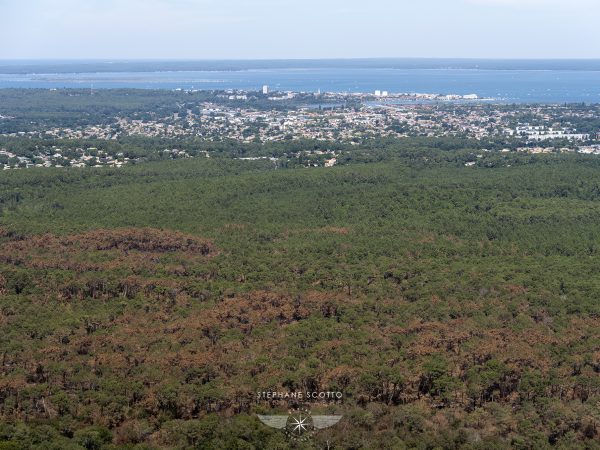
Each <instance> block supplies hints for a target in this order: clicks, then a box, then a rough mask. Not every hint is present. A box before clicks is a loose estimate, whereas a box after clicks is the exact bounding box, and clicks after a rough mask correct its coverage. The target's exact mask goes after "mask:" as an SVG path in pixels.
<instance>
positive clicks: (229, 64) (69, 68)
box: [0, 58, 600, 75]
mask: <svg viewBox="0 0 600 450" xmlns="http://www.w3.org/2000/svg"><path fill="white" fill-rule="evenodd" d="M274 69H294V70H299V69H403V70H410V69H420V70H423V69H438V70H451V69H457V70H469V69H474V70H570V71H593V72H595V71H600V59H467V58H439V59H438V58H373V59H368V58H358V59H273V60H264V59H260V60H0V74H14V75H27V74H40V73H46V74H48V73H54V74H62V73H106V72H141V73H149V72H156V73H160V72H186V71H206V72H220V71H230V72H241V71H247V70H274Z"/></svg>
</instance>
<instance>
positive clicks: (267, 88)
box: [262, 84, 269, 95]
mask: <svg viewBox="0 0 600 450" xmlns="http://www.w3.org/2000/svg"><path fill="white" fill-rule="evenodd" d="M262 93H263V94H264V95H267V94H268V93H269V86H267V85H266V84H265V85H264V86H263V88H262Z"/></svg>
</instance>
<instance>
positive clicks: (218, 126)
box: [0, 86, 600, 170]
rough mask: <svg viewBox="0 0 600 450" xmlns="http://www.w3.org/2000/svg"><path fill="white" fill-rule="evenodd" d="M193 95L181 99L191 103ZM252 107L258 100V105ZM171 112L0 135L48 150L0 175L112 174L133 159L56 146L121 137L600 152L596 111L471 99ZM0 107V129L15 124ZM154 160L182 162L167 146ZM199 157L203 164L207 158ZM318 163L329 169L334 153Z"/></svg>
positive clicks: (237, 102)
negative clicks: (108, 169) (395, 142)
mask: <svg viewBox="0 0 600 450" xmlns="http://www.w3.org/2000/svg"><path fill="white" fill-rule="evenodd" d="M191 94H193V93H190V95H191ZM257 100H259V101H258V102H257ZM176 111H177V112H172V110H169V111H168V112H163V113H159V112H157V111H152V110H151V111H143V110H142V111H136V112H133V113H131V112H128V113H123V114H118V115H116V116H114V117H108V118H107V119H106V120H104V119H103V120H98V122H99V123H86V124H83V125H79V126H61V125H59V124H55V123H52V122H50V123H49V124H48V123H44V124H40V125H39V126H33V128H31V127H30V128H29V129H27V130H20V129H17V130H15V129H12V130H11V131H9V132H6V131H5V132H3V133H0V137H2V138H6V139H9V140H10V139H21V138H25V139H35V140H37V141H40V140H41V141H42V142H51V143H52V144H49V145H42V146H40V145H38V146H37V147H36V148H35V149H32V150H30V151H28V152H27V153H26V154H17V153H16V152H11V151H10V150H8V149H6V148H2V146H1V145H0V167H2V168H3V169H4V170H8V169H14V168H30V167H69V166H70V167H103V166H112V167H121V166H122V165H124V164H128V163H131V162H134V161H136V160H138V158H135V157H132V156H131V155H127V154H125V153H123V152H118V153H112V154H111V153H110V152H106V151H105V150H103V149H98V148H96V147H97V146H96V145H80V146H76V147H75V148H73V146H67V147H68V148H67V149H62V148H61V147H62V146H61V145H57V142H61V141H70V142H72V141H78V142H81V143H85V142H86V141H107V142H110V141H119V140H121V139H123V138H126V137H135V136H138V137H144V138H162V139H166V140H173V141H174V142H176V141H177V140H181V139H188V138H194V139H200V140H202V141H205V142H223V141H235V142H239V143H266V142H286V141H294V140H299V139H305V140H315V141H331V142H340V143H346V144H349V145H358V144H360V143H361V142H364V141H366V140H370V139H377V138H409V137H425V138H442V137H458V138H465V139H473V140H478V141H486V140H493V141H495V142H501V143H503V144H504V145H503V146H502V149H501V151H505V152H506V151H518V152H529V153H551V152H580V153H584V154H600V140H599V139H600V120H599V119H598V117H599V113H600V109H599V108H598V106H596V105H580V104H575V105H542V104H539V105H535V104H514V105H509V104H505V103H500V102H496V101H493V100H492V99H480V98H479V97H478V96H477V95H476V94H468V95H455V94H394V93H389V92H387V91H382V90H376V91H375V92H374V93H368V94H355V93H320V92H318V93H311V94H306V93H296V92H287V91H286V92H277V91H275V92H271V91H270V90H269V88H268V87H267V86H264V87H263V89H262V90H261V91H258V92H250V91H240V90H228V91H222V92H214V93H213V95H212V96H211V97H209V98H208V100H206V101H199V102H197V101H188V102H181V103H179V102H178V103H177V104H176ZM18 119H19V118H18V116H17V115H16V114H15V113H14V112H12V111H3V110H2V109H0V125H1V124H3V123H4V124H10V121H15V120H18ZM160 151H161V152H162V155H161V156H162V157H169V158H174V159H175V158H187V157H190V156H192V155H190V154H189V153H188V152H186V151H184V150H180V149H177V146H176V145H175V144H174V145H172V146H167V148H164V149H161V150H160ZM203 156H210V152H206V153H205V154H203ZM325 156H326V158H322V163H321V165H325V166H331V165H334V164H335V152H331V153H328V154H326V155H325Z"/></svg>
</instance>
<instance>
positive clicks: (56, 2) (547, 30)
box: [0, 0, 600, 59]
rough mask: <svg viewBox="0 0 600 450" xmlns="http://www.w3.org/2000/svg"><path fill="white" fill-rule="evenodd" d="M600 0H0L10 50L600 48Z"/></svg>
mask: <svg viewBox="0 0 600 450" xmlns="http://www.w3.org/2000/svg"><path fill="white" fill-rule="evenodd" d="M599 17H600V0H0V18H2V20H1V22H0V24H1V25H0V59H279V58H284V59H287V58H368V57H370V58H380V57H427V58H431V57H443V58H459V57H460V58H600V27H599V26H598V25H597V22H598V18H599Z"/></svg>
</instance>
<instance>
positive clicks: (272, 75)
mask: <svg viewBox="0 0 600 450" xmlns="http://www.w3.org/2000/svg"><path fill="white" fill-rule="evenodd" d="M92 85H93V87H94V89H102V88H142V89H200V90H222V89H243V90H258V89H260V88H261V87H262V86H263V85H269V87H270V88H271V90H282V91H286V90H290V91H303V92H315V91H317V90H321V91H322V92H373V91H374V90H385V91H389V92H390V93H437V94H462V95H464V94H477V95H478V96H480V97H484V98H493V99H495V100H498V101H506V102H542V103H565V102H567V103H570V102H586V103H599V102H600V62H599V61H597V60H589V61H581V60H580V61H576V60H574V61H565V60H563V61H560V60H554V61H553V60H548V61H542V60H537V61H518V60H515V61H508V60H499V61H493V60H426V59H423V60H416V59H412V60H411V59H408V60H399V59H394V60H339V61H335V60H322V61H319V60H306V61H204V62H202V61H197V62H193V61H187V62H185V61H184V62H165V61H162V62H161V61H154V62H152V61H147V62H124V61H122V62H107V61H94V62H91V61H90V62H64V61H63V62H60V61H56V62H49V61H44V62H22V61H19V62H8V61H5V62H2V61H0V88H89V87H91V86H92Z"/></svg>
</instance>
